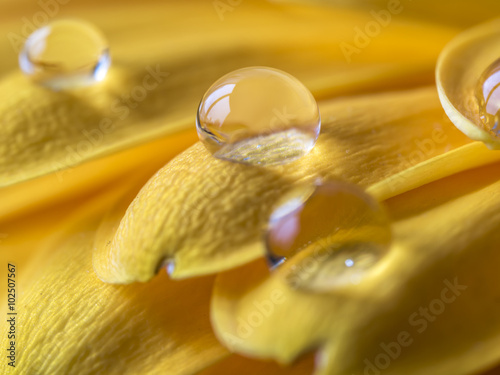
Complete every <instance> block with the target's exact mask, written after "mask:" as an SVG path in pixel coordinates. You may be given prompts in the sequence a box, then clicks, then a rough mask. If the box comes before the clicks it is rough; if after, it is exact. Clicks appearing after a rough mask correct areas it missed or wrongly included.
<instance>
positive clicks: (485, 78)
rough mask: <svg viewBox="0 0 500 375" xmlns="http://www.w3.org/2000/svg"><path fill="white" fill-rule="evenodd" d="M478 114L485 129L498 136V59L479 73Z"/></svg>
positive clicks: (499, 120)
mask: <svg viewBox="0 0 500 375" xmlns="http://www.w3.org/2000/svg"><path fill="white" fill-rule="evenodd" d="M476 99H477V102H478V107H479V116H480V119H481V121H482V123H483V127H484V129H485V130H486V131H488V132H490V134H491V135H493V136H495V137H499V136H500V128H499V122H500V59H498V60H496V61H495V62H494V63H492V64H491V65H490V66H489V67H488V68H487V69H486V70H485V71H484V72H483V74H482V75H481V77H480V78H479V82H478V85H477V88H476Z"/></svg>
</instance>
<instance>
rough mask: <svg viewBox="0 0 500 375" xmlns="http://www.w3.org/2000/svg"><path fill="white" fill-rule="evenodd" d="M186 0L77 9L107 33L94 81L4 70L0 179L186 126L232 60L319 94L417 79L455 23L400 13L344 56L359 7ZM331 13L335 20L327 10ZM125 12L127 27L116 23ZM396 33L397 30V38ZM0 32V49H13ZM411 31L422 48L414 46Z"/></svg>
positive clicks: (19, 177) (15, 26)
mask: <svg viewBox="0 0 500 375" xmlns="http://www.w3.org/2000/svg"><path fill="white" fill-rule="evenodd" d="M73 3H75V4H73ZM76 3H77V1H74V2H71V4H69V5H68V6H67V7H64V12H67V13H69V14H72V12H76V10H72V9H73V6H74V7H75V8H74V9H77V4H76ZM196 5H197V6H192V4H187V3H183V2H168V3H158V2H149V3H146V4H141V7H138V6H137V4H125V5H124V7H123V9H120V13H119V15H120V16H119V17H118V16H117V14H116V9H115V8H114V7H104V8H103V7H100V6H99V4H97V6H96V8H92V7H90V8H89V9H87V10H86V11H85V12H81V11H80V10H78V14H79V15H80V16H82V17H84V16H85V15H87V16H88V18H89V19H90V20H94V21H95V22H96V23H97V25H99V26H101V27H102V28H103V29H104V31H105V33H106V35H107V36H108V38H109V39H110V41H111V44H112V45H111V47H112V48H111V50H112V53H113V58H114V62H115V63H114V65H115V66H116V67H115V68H113V69H111V70H110V72H109V76H108V78H107V79H106V81H105V82H104V83H102V84H99V85H96V86H94V87H91V88H85V89H81V90H75V91H71V92H51V91H49V90H47V89H44V88H41V87H38V86H36V85H35V84H33V83H31V82H29V81H28V80H27V79H26V78H25V77H23V76H22V75H21V74H20V73H17V72H16V73H13V72H12V71H10V72H9V71H4V72H3V74H4V77H3V79H2V80H1V81H0V96H1V97H2V98H4V99H3V100H2V101H1V103H0V118H1V119H2V129H3V132H2V137H1V138H0V186H5V185H9V184H13V183H16V182H20V181H24V180H26V179H31V178H33V177H36V176H40V175H43V174H47V173H50V172H54V171H58V170H61V169H64V168H68V167H72V166H74V165H77V164H80V163H82V162H83V161H86V160H88V159H92V158H95V157H98V156H102V155H105V154H108V153H111V152H116V151H117V150H120V149H123V148H126V147H130V146H131V145H134V144H138V143H141V142H145V141H147V140H150V139H152V138H155V137H158V136H161V135H166V134H171V133H174V132H176V131H179V130H181V129H186V128H188V127H191V126H193V124H194V118H195V111H196V107H197V104H198V101H199V99H200V98H201V97H202V95H203V93H204V92H205V90H206V89H207V88H208V87H209V86H210V84H211V83H212V82H213V81H214V80H215V79H217V78H219V77H220V76H222V75H223V74H225V73H227V72H228V71H231V70H233V69H236V68H240V67H242V66H248V65H270V66H274V67H277V68H280V69H283V70H286V71H289V72H290V73H292V74H294V75H296V76H297V77H298V78H300V79H301V80H302V81H303V82H304V83H305V84H306V85H308V86H309V88H310V89H311V90H312V91H313V92H314V93H316V94H317V95H320V96H324V95H327V94H332V93H338V92H343V93H345V92H349V91H353V90H356V89H357V90H359V89H360V88H373V86H374V85H375V86H376V85H377V82H378V83H379V84H380V82H381V81H382V80H385V81H387V79H389V78H392V79H394V80H397V81H398V83H397V84H398V85H401V84H403V83H404V82H413V84H415V79H414V77H413V76H412V75H415V74H417V75H419V78H422V76H425V77H426V78H425V80H426V82H430V80H431V75H430V74H429V73H430V71H431V70H432V67H433V64H434V59H435V57H436V56H437V54H438V52H439V50H440V48H441V47H442V45H444V43H445V42H446V41H447V40H448V39H449V37H450V36H451V35H453V31H452V30H449V29H446V28H440V27H438V26H435V27H428V25H425V26H423V25H419V24H409V23H399V22H398V23H396V24H395V25H394V29H395V33H390V34H381V35H380V37H379V38H377V40H376V43H373V44H376V47H377V49H376V51H377V54H374V53H373V50H370V49H367V51H366V53H360V54H358V56H359V59H357V61H356V64H349V61H350V60H349V59H346V55H345V53H344V52H342V50H341V49H340V48H339V43H341V42H343V41H344V39H347V38H348V37H350V35H351V34H352V30H353V26H354V25H356V23H357V22H363V20H364V19H365V15H364V14H356V13H352V12H347V11H334V10H327V11H325V10H324V9H321V8H317V7H298V6H291V5H289V6H284V5H277V4H272V3H270V2H264V1H262V2H255V3H248V4H245V5H242V7H241V11H238V12H236V11H235V12H231V16H229V14H226V15H225V16H223V17H224V21H226V22H221V21H222V19H220V18H219V16H220V13H218V12H217V9H216V8H214V7H213V6H207V3H206V2H203V1H200V2H199V4H196ZM210 5H211V4H210ZM343 13H345V15H346V17H343V16H342V14H343ZM334 16H335V19H336V20H337V21H336V22H331V19H332V17H334ZM221 17H222V16H221ZM186 19H190V20H191V21H192V22H189V23H186V22H185V20H186ZM132 21H133V24H134V32H133V33H132V32H130V33H123V30H124V29H129V28H130V24H131V22H132ZM255 24H259V25H260V27H258V28H255V27H254V25H255ZM193 25H195V27H193ZM19 29H23V27H22V25H21V22H18V23H16V22H14V23H12V21H11V23H6V24H5V26H4V27H0V32H2V31H3V34H4V35H11V34H12V33H13V32H12V30H19ZM249 30H251V32H249ZM14 34H16V33H14ZM16 35H17V38H18V39H19V38H20V39H22V36H20V35H18V34H16ZM123 35H126V36H127V37H124V36H123ZM399 35H405V41H406V42H404V43H402V40H401V38H400V37H399ZM242 37H244V38H243V40H245V42H244V44H242V43H241V40H242ZM7 39H9V38H7ZM408 40H413V41H415V43H413V44H412V45H410V43H407V42H408ZM8 41H9V40H5V41H4V42H3V43H4V44H3V45H2V46H0V50H3V51H4V52H5V53H6V54H10V55H12V53H13V51H12V46H11V45H9V43H8ZM418 43H422V45H425V48H424V49H422V51H423V52H422V53H419V54H418V55H415V54H413V53H412V52H413V49H414V48H415V44H418ZM370 51H371V52H370ZM395 51H397V53H396V52H395ZM405 51H406V52H405ZM8 61H9V62H12V61H13V59H11V60H8ZM367 62H369V63H370V64H367ZM332 67H333V69H332ZM5 69H12V70H13V69H14V67H13V66H11V65H9V66H6V67H5ZM351 83H352V85H351ZM346 86H348V87H349V86H350V87H349V88H348V89H346ZM389 86H390V85H389ZM393 86H394V85H393Z"/></svg>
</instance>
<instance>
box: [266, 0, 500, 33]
mask: <svg viewBox="0 0 500 375" xmlns="http://www.w3.org/2000/svg"><path fill="white" fill-rule="evenodd" d="M275 1H281V2H285V3H288V2H294V3H295V2H301V3H308V4H311V3H316V4H321V5H328V6H334V7H346V8H347V7H348V8H356V9H362V10H363V11H365V12H367V13H370V14H373V13H378V14H379V15H378V18H377V16H373V15H372V17H373V20H375V21H377V22H378V23H379V24H381V25H382V26H385V27H390V25H391V21H392V22H393V21H394V20H400V19H406V20H408V19H410V20H415V19H418V20H422V21H425V22H433V23H437V24H440V25H443V24H449V25H455V26H460V27H464V26H472V25H475V24H477V23H479V22H482V21H485V20H488V19H490V18H491V16H492V15H496V14H498V13H499V12H500V4H499V3H498V2H497V1H495V0H479V1H474V2H471V1H469V0H457V1H454V2H453V5H451V4H450V3H448V2H445V1H443V2H435V1H432V0H421V1H418V2H417V1H412V0H395V1H390V0H370V1H366V0H350V1H346V0H275ZM387 12H389V13H390V15H389V16H387Z"/></svg>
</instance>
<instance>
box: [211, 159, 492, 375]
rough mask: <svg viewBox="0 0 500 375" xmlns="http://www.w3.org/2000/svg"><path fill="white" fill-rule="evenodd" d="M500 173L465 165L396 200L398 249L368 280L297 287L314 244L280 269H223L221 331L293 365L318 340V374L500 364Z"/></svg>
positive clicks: (463, 370) (242, 347) (443, 370)
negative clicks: (291, 280) (296, 270)
mask: <svg viewBox="0 0 500 375" xmlns="http://www.w3.org/2000/svg"><path fill="white" fill-rule="evenodd" d="M499 171H500V166H499V165H498V164H495V165H494V166H490V167H483V168H479V169H475V170H471V171H468V172H463V173H460V174H457V175H454V176H451V177H448V178H446V179H441V180H439V181H437V182H434V183H432V184H429V185H425V186H423V187H421V188H419V189H415V190H412V191H410V192H408V193H406V194H402V195H400V196H398V197H395V198H393V199H390V200H389V201H388V202H387V205H388V208H389V211H390V212H391V214H392V216H393V218H394V224H393V233H394V241H393V244H392V248H391V253H390V255H389V256H388V257H387V258H386V259H385V260H384V261H383V262H382V263H381V264H380V265H379V266H378V268H377V269H376V270H375V269H374V273H372V274H371V276H370V277H369V278H368V279H365V281H363V282H361V283H360V284H358V285H354V284H353V285H352V286H347V287H345V288H344V289H336V290H332V291H331V292H328V293H316V294H315V293H301V292H299V291H296V290H293V289H292V288H290V286H289V284H288V283H287V275H288V273H289V272H290V270H291V269H292V267H294V266H295V267H304V265H305V262H306V261H312V262H314V260H315V259H314V254H301V256H299V257H296V258H292V259H291V260H290V261H289V262H287V263H285V264H284V266H282V267H280V268H278V269H277V271H276V272H274V273H272V274H270V273H269V270H268V268H267V266H266V264H265V263H264V262H262V261H257V262H255V263H253V264H250V265H246V266H244V267H241V268H239V269H236V270H232V271H228V272H227V273H224V274H221V275H219V277H218V279H217V282H216V287H215V291H214V297H213V304H212V322H213V324H214V328H215V330H216V332H217V334H218V337H219V338H220V339H222V340H224V341H225V342H226V345H227V346H228V347H229V348H232V349H233V350H235V351H237V352H239V353H245V354H247V355H252V356H256V357H259V358H275V359H277V360H278V361H281V362H285V363H288V362H290V361H291V360H293V359H294V358H296V357H297V356H299V355H300V354H301V353H303V352H304V351H308V350H311V349H314V348H318V349H319V350H320V353H321V355H320V360H319V362H318V363H317V365H318V368H317V372H316V373H317V374H329V375H336V374H361V373H374V372H375V373H376V372H377V371H380V372H381V373H384V374H403V373H404V374H411V375H414V374H415V375H416V374H429V373H432V374H440V375H447V374H450V375H451V374H454V375H460V374H470V373H476V372H478V371H480V370H481V369H484V368H487V367H488V366H491V365H492V364H494V363H495V362H498V360H499V358H500V349H499V348H500V339H499V337H500V335H499V333H500V325H499V322H498V319H497V318H496V317H497V316H498V314H499V313H500V304H499V300H500V287H499V285H500V283H499V282H498V272H497V269H498V267H497V266H498V262H499V261H500V254H499V252H498V251H497V250H498V245H497V243H498V240H499V235H498V228H499V227H500V215H499V214H498V212H499V207H500V195H499V193H498V191H499V187H500V182H499V181H498V177H497V176H498V172H499ZM316 263H317V264H316V265H315V266H316V267H321V263H319V261H317V262H316ZM309 264H310V263H309ZM478 353H481V355H478Z"/></svg>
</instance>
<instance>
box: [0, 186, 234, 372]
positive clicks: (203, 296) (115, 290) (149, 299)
mask: <svg viewBox="0 0 500 375" xmlns="http://www.w3.org/2000/svg"><path fill="white" fill-rule="evenodd" d="M125 189H126V190H128V189H129V187H127V186H125V188H124V187H118V188H115V189H112V190H110V191H109V192H107V193H105V194H101V195H100V196H98V197H97V198H95V199H92V200H90V201H88V202H86V204H85V205H84V207H83V208H82V209H81V210H80V211H79V212H77V213H76V214H75V215H73V216H69V217H68V216H67V217H66V223H65V224H63V225H59V231H60V234H58V235H55V236H52V238H50V239H49V240H47V241H44V243H43V246H42V245H41V244H40V243H38V246H37V247H36V252H35V251H34V252H33V253H32V258H31V261H30V263H29V264H25V263H23V262H19V263H17V262H16V264H18V276H20V279H19V280H20V281H22V282H21V283H20V284H18V291H20V293H19V294H20V295H19V296H18V300H17V311H18V315H17V316H16V319H17V326H16V329H17V332H18V337H17V340H16V342H17V358H16V359H17V366H16V368H15V369H13V371H11V372H10V373H13V374H26V375H31V374H89V375H90V374H138V373H141V374H164V373H169V374H192V373H193V372H196V371H198V370H200V369H203V368H205V367H206V366H208V365H210V364H211V363H213V362H216V361H219V360H220V359H222V358H224V357H225V356H227V352H226V350H225V349H223V348H222V347H221V346H220V345H219V344H218V342H217V340H216V339H215V337H214V335H213V333H212V330H211V327H210V322H209V319H208V304H209V298H210V293H211V290H212V284H213V278H212V277H206V278H199V279H192V280H187V281H183V282H174V281H170V280H169V279H168V277H167V276H166V274H163V275H159V276H158V277H157V278H155V279H154V280H152V281H151V282H150V283H148V284H136V285H132V286H124V287H117V286H113V285H110V284H105V283H103V282H101V281H100V280H99V279H98V278H97V277H96V276H95V274H94V273H93V271H92V264H91V254H92V252H91V248H92V244H93V240H94V228H95V225H96V222H98V218H99V216H100V215H102V210H103V209H104V207H106V206H107V204H109V202H112V201H113V198H112V197H113V196H115V197H116V196H119V195H120V194H123V190H125ZM40 220H42V217H39V221H40ZM14 258H15V257H14ZM185 311H189V312H190V313H189V314H185V313H184V312H185ZM6 327H7V326H6V325H2V345H4V346H6V345H7V341H6V339H7V333H6V332H5V329H6ZM40 354H43V355H40Z"/></svg>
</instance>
